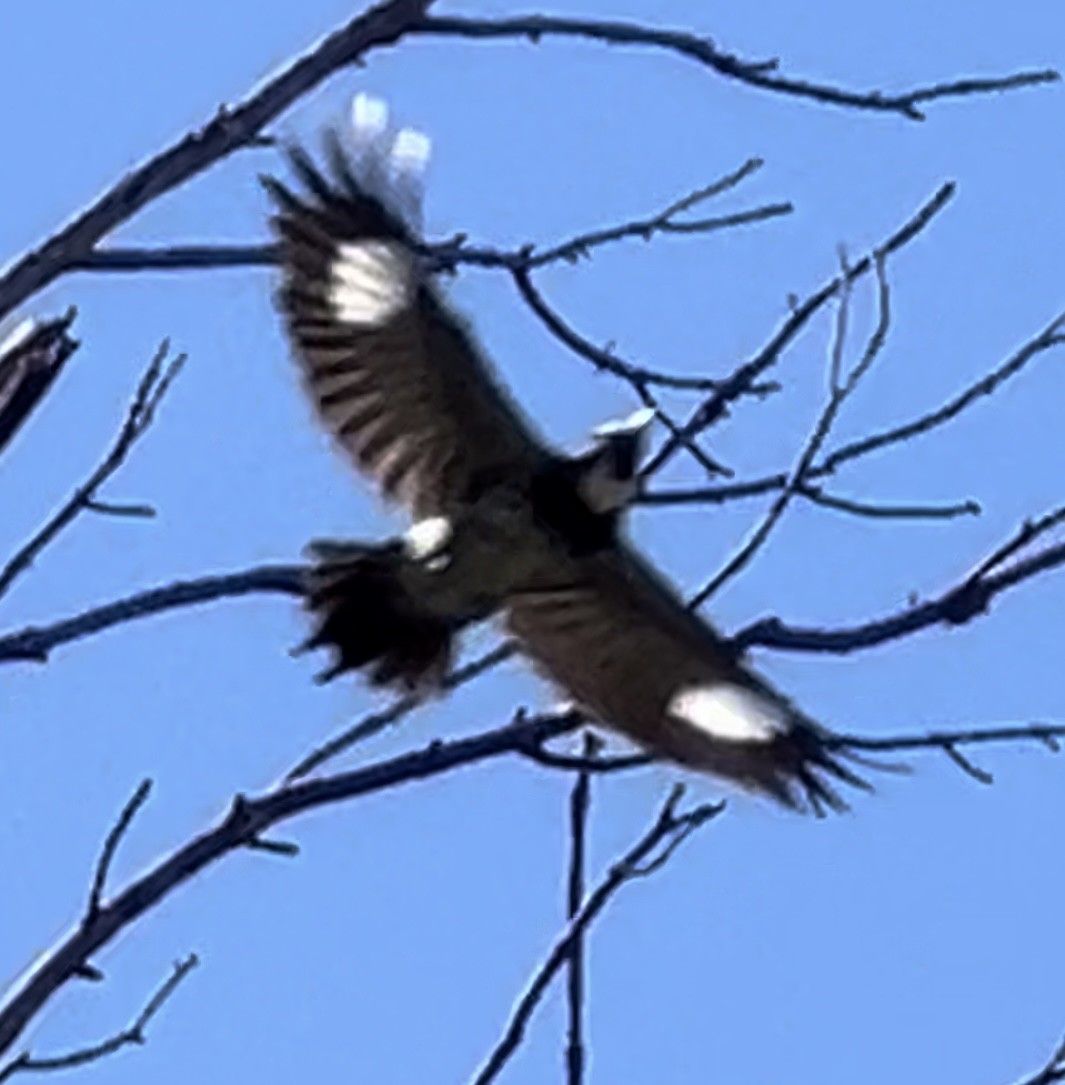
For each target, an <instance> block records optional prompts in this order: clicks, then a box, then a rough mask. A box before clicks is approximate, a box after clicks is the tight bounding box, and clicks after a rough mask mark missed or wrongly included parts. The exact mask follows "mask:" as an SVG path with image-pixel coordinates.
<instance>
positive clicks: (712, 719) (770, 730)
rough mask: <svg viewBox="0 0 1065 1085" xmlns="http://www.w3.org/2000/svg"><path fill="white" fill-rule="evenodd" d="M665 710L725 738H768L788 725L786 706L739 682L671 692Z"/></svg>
mask: <svg viewBox="0 0 1065 1085" xmlns="http://www.w3.org/2000/svg"><path fill="white" fill-rule="evenodd" d="M667 711H668V712H669V714H670V715H671V716H674V717H676V718H677V719H679V720H681V721H683V722H684V723H690V724H691V725H692V726H693V727H698V728H699V730H700V731H705V732H706V733H707V734H708V735H710V736H712V737H713V738H719V739H722V740H723V741H725V742H772V741H773V739H774V738H776V737H777V736H778V735H782V734H786V733H787V732H788V730H789V729H790V724H789V721H788V715H787V710H786V709H784V708H782V707H781V706H780V705H777V704H774V703H773V702H772V701H771V700H769V698H767V697H763V696H761V694H758V693H755V692H754V691H753V690H749V689H744V688H743V687H742V686H733V685H727V684H726V685H717V686H691V687H689V688H688V689H682V690H681V691H680V692H679V693H677V694H674V696H673V698H672V700H671V701H670V702H669V706H668V708H667Z"/></svg>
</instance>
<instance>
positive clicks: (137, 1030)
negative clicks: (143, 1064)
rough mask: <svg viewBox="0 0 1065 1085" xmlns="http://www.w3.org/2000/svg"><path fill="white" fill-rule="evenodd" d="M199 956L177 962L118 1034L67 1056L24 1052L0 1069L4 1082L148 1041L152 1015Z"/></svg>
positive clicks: (69, 1066)
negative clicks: (17, 1076)
mask: <svg viewBox="0 0 1065 1085" xmlns="http://www.w3.org/2000/svg"><path fill="white" fill-rule="evenodd" d="M199 963H200V962H199V958H198V957H197V956H196V954H195V953H190V954H189V955H188V956H187V957H186V958H185V959H184V960H181V961H178V962H177V963H176V964H175V965H174V970H173V971H172V972H171V973H170V975H169V976H168V977H167V979H166V981H165V982H164V983H163V984H162V985H161V986H160V988H159V990H158V991H156V992H155V994H154V995H152V997H151V998H150V999H149V1000H148V1003H147V1005H145V1007H144V1009H143V1010H141V1012H140V1014H138V1016H137V1019H136V1020H135V1021H134V1022H133V1023H132V1024H131V1025H129V1027H128V1028H124V1029H123V1030H122V1031H121V1032H118V1033H116V1034H115V1035H114V1036H111V1037H109V1038H108V1039H106V1040H103V1041H101V1042H100V1043H98V1044H93V1045H92V1046H91V1047H83V1048H79V1049H78V1050H77V1051H70V1052H67V1054H65V1055H43V1056H41V1055H33V1054H31V1053H30V1052H29V1051H24V1052H23V1053H22V1054H21V1055H19V1057H18V1058H17V1059H13V1060H12V1061H11V1062H9V1063H8V1064H7V1066H5V1067H3V1069H0V1082H4V1081H7V1080H8V1079H9V1078H12V1077H14V1076H15V1074H18V1073H46V1072H48V1071H51V1070H71V1069H73V1068H74V1067H76V1066H85V1065H86V1064H87V1063H90V1062H96V1061H97V1060H99V1059H103V1058H106V1057H107V1056H108V1055H113V1054H115V1052H116V1051H120V1050H121V1049H122V1048H124V1047H129V1046H130V1045H133V1044H138V1045H139V1044H144V1043H147V1039H148V1037H147V1035H146V1030H147V1028H148V1025H149V1024H151V1021H152V1018H153V1017H155V1015H156V1014H157V1013H158V1012H159V1011H160V1010H161V1009H162V1008H163V1006H165V1005H166V1003H167V1002H168V1001H169V1000H170V998H171V996H172V995H173V994H174V992H175V991H176V990H177V989H178V985H179V984H180V983H181V981H182V980H183V979H184V978H185V977H186V976H187V975H188V974H189V973H190V972H191V971H192V970H193V969H194V968H195V967H196V966H197V965H198V964H199Z"/></svg>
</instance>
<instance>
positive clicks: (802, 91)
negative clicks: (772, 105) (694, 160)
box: [413, 15, 1060, 120]
mask: <svg viewBox="0 0 1065 1085" xmlns="http://www.w3.org/2000/svg"><path fill="white" fill-rule="evenodd" d="M413 29H414V32H415V33H419V34H435V35H442V36H447V37H461V38H468V39H471V40H490V39H493V38H526V39H528V40H529V41H531V42H533V43H538V42H539V41H540V39H541V38H544V37H576V38H585V39H589V40H592V41H599V42H606V43H607V44H610V45H636V46H648V47H652V48H656V49H664V50H667V51H668V52H672V53H676V54H677V55H679V56H682V57H684V58H686V59H689V60H693V61H695V62H696V63H698V64H701V65H703V66H704V67H708V68H710V69H712V70H713V71H715V72H717V73H718V74H719V75H722V76H725V77H726V78H728V79H735V80H738V81H739V82H741V83H746V84H747V85H748V86H753V87H758V88H760V89H762V90H768V91H774V92H777V93H780V94H787V95H792V96H794V97H798V98H806V99H810V100H812V101H815V102H821V103H824V104H827V105H838V106H846V107H849V108H852V109H863V110H873V111H876V112H881V113H895V114H900V115H902V116H904V117H908V118H910V119H911V120H923V119H924V113H923V112H922V110H921V109H920V108H918V106H919V104H920V103H924V102H930V101H935V100H937V99H941V98H950V97H959V96H962V95H970V94H978V93H988V92H991V91H1004V90H1012V89H1014V88H1017V87H1025V86H1033V85H1036V84H1040V83H1051V82H1055V81H1056V80H1058V79H1059V78H1060V76H1059V75H1058V73H1057V72H1055V71H1051V70H1042V71H1029V72H1018V73H1016V74H1014V75H1008V76H1003V77H999V78H989V79H983V78H973V79H959V80H954V81H952V82H944V83H936V84H933V85H931V86H927V87H920V88H917V89H915V90H911V91H908V92H906V93H903V94H885V93H883V92H882V91H878V90H874V91H851V90H846V89H844V88H842V87H834V86H831V85H828V84H822V83H812V82H809V81H807V80H804V79H793V78H789V77H787V76H783V75H778V74H777V66H778V64H777V61H776V60H770V61H765V60H757V61H750V60H741V59H740V58H739V57H737V56H735V55H733V54H731V53H726V52H724V51H723V50H721V49H718V48H717V46H716V45H714V43H713V41H711V40H710V39H709V38H707V37H700V36H698V35H696V34H692V33H688V32H685V31H681V30H666V29H663V28H657V27H651V26H643V25H640V24H638V23H627V22H614V21H609V20H605V19H568V18H563V17H561V16H551V15H526V16H520V17H517V18H513V19H474V18H462V17H458V16H454V17H439V16H429V17H427V18H425V19H423V20H422V21H421V23H419V24H418V25H417V26H416V27H414V28H413Z"/></svg>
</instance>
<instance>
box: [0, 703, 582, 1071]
mask: <svg viewBox="0 0 1065 1085" xmlns="http://www.w3.org/2000/svg"><path fill="white" fill-rule="evenodd" d="M575 726H577V723H576V721H575V720H574V719H573V718H571V717H569V716H560V717H549V718H541V719H535V720H531V721H528V722H525V723H523V724H520V725H517V726H506V727H502V728H497V729H495V730H492V731H485V732H482V733H481V734H479V735H474V736H473V737H471V738H465V739H460V740H457V741H454V742H434V743H432V744H431V745H430V746H428V747H427V748H426V749H424V750H421V751H418V752H414V753H408V754H403V755H402V756H400V757H396V758H392V759H391V760H388V761H382V762H378V763H377V764H374V765H369V766H366V767H364V768H360V769H356V770H354V771H352V772H344V773H337V774H336V775H334V776H328V777H324V778H320V779H314V780H305V781H301V782H298V783H292V784H287V783H282V784H281V785H280V786H278V787H277V788H275V789H274V790H273V791H270V792H268V793H267V794H265V795H263V796H261V797H259V798H253V799H245V798H243V797H240V796H238V797H237V798H236V799H235V800H234V802H233V805H232V807H231V809H230V811H229V814H228V816H227V817H225V818H224V819H223V820H222V822H221V823H220V824H218V825H216V826H215V827H214V828H213V829H209V830H207V831H206V832H204V833H202V834H201V835H200V836H197V837H195V838H194V839H193V840H191V841H189V843H187V844H185V845H184V846H183V847H181V848H178V850H177V851H175V852H174V853H173V854H172V855H170V856H169V857H168V858H166V859H164V860H163V861H162V862H160V863H159V864H158V865H157V866H155V867H154V868H153V869H151V870H149V871H148V873H146V874H144V875H143V876H141V877H140V878H137V879H136V880H135V881H134V882H132V883H131V884H130V885H128V886H127V887H126V888H125V889H124V890H123V891H122V892H120V893H118V894H117V895H115V896H114V897H112V898H111V899H110V900H109V901H108V902H106V903H105V904H102V905H101V907H100V908H99V909H98V910H97V911H96V912H95V914H94V915H93V916H91V917H87V919H86V921H85V922H84V923H82V924H80V925H79V926H78V927H77V928H76V929H75V930H74V931H73V932H72V933H70V934H69V935H67V937H66V938H65V939H64V940H63V941H62V942H61V943H60V944H59V945H58V946H56V947H55V948H54V949H52V950H50V951H49V952H48V953H46V954H45V955H44V957H43V958H42V960H41V961H40V963H39V964H38V965H37V967H36V968H35V969H34V971H33V972H32V973H31V974H30V975H29V976H28V978H27V979H26V980H25V981H24V983H23V985H22V986H21V988H19V989H18V990H17V991H15V992H14V993H13V994H12V995H11V996H10V997H9V999H8V1000H7V1002H6V1004H5V1005H3V1007H0V1055H2V1054H4V1053H6V1052H7V1051H9V1050H10V1048H11V1045H12V1044H13V1043H14V1042H15V1041H16V1040H17V1039H18V1037H19V1035H20V1034H21V1033H22V1031H23V1029H25V1028H26V1026H27V1025H28V1024H29V1023H30V1021H31V1020H32V1019H33V1018H34V1016H35V1015H36V1014H37V1013H38V1012H39V1011H40V1010H41V1008H42V1007H43V1006H44V1005H45V1003H46V1002H47V1001H48V1000H49V999H50V998H51V997H52V995H53V994H55V992H56V991H58V990H59V988H60V987H62V986H63V985H64V984H65V983H66V982H67V981H68V980H70V979H71V978H72V977H74V976H77V975H79V974H80V973H81V972H82V971H83V970H84V969H85V967H86V966H87V964H88V962H89V961H90V960H91V958H92V957H93V956H94V955H95V954H96V953H97V952H98V951H99V950H100V949H101V948H102V947H103V946H105V945H107V944H108V943H109V942H110V941H111V940H112V939H113V938H114V937H115V936H116V935H117V934H118V933H119V932H120V931H122V930H124V929H125V928H127V927H129V926H131V925H132V924H133V923H134V922H136V920H138V919H139V918H140V917H141V916H143V915H144V914H145V913H147V912H148V911H150V910H151V909H152V908H153V907H154V906H155V905H156V904H157V903H158V902H159V901H160V900H161V899H162V898H164V897H166V896H168V895H169V894H170V893H171V892H173V891H174V890H175V889H176V888H177V887H178V886H180V885H183V884H184V883H185V882H187V881H189V880H190V879H191V878H193V877H194V876H195V875H196V874H198V873H199V872H200V871H202V870H204V869H205V868H206V867H208V866H210V865H211V864H212V863H214V862H216V861H217V860H219V859H221V858H223V857H224V856H225V855H228V854H229V853H230V852H233V851H235V850H237V849H239V848H243V847H248V846H250V845H252V844H253V842H255V841H259V840H262V839H263V838H264V836H265V834H266V832H267V830H269V829H270V828H272V827H273V826H274V825H277V824H280V823H281V822H284V821H287V820H288V819H290V818H293V817H296V816H298V815H300V814H304V813H307V812H308V811H310V810H315V809H320V808H322V807H326V806H331V805H333V804H335V803H340V802H347V801H349V800H351V799H354V798H358V797H359V796H361V795H367V794H370V793H372V792H377V791H384V790H388V789H390V788H394V787H398V786H399V785H401V784H405V783H410V782H412V781H415V780H425V779H430V778H432V777H434V776H439V775H441V774H442V773H445V772H449V771H451V770H453V769H457V768H460V767H462V766H465V765H472V764H476V763H478V762H482V761H488V760H491V759H493V758H497V757H500V756H502V755H504V754H508V753H512V752H513V751H515V750H516V749H519V748H520V747H521V746H522V745H523V744H527V743H528V742H530V741H533V740H540V741H546V739H547V738H549V737H553V736H556V735H560V734H564V733H565V732H567V731H570V730H572V729H573V728H574V727H575Z"/></svg>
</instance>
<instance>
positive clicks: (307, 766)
mask: <svg viewBox="0 0 1065 1085" xmlns="http://www.w3.org/2000/svg"><path fill="white" fill-rule="evenodd" d="M517 650H518V648H517V645H516V644H515V643H514V642H513V641H509V640H505V641H503V643H502V644H498V645H496V647H495V648H493V649H492V650H491V651H488V652H485V653H484V655H481V656H478V657H477V658H476V659H474V660H471V662H469V663H467V664H465V665H464V666H462V667H457V668H456V669H455V670H453V671H452V672H451V673H450V674H449V675H448V676H447V677H446V678H445V679H444V680H443V682H441V684H440V692H441V693H448V692H450V691H451V690H453V689H457V688H458V687H459V686H463V685H465V684H466V683H467V682H472V681H473V679H474V678H477V677H478V676H480V675H482V674H484V673H485V671H490V670H491V669H492V668H493V667H497V666H498V665H499V664H500V663H503V662H504V661H506V660H508V659H510V658H511V657H512V656H514V655H515V654H516V653H517ZM422 703H423V702H422V700H421V699H420V698H418V697H414V696H406V697H397V698H396V700H394V701H393V702H392V703H391V704H390V705H388V707H386V708H384V709H382V710H381V711H380V712H372V713H370V715H368V716H364V717H363V718H362V719H361V720H359V722H358V723H356V724H354V725H353V726H352V727H348V728H345V730H343V731H341V733H340V734H339V735H336V736H335V737H334V738H331V739H330V740H329V741H328V742H325V743H323V744H322V745H321V746H318V747H316V748H315V749H313V750H312V751H311V752H310V753H309V754H308V755H307V756H306V757H304V758H303V759H302V760H301V761H300V762H299V763H298V764H297V765H295V766H294V767H293V768H291V769H290V770H289V771H288V774H287V775H286V776H285V781H286V782H287V783H291V782H293V781H294V780H300V779H302V778H303V777H305V776H308V775H309V774H310V773H312V772H314V770H315V769H317V768H320V767H321V766H322V765H324V764H325V762H326V761H331V760H332V759H333V758H334V757H338V756H339V755H340V754H342V753H344V752H345V751H346V750H350V749H351V748H352V747H353V746H357V745H358V744H359V743H360V742H365V741H366V740H367V739H369V738H372V737H373V736H374V735H377V734H380V733H381V732H382V731H384V730H385V729H387V728H389V727H392V726H394V725H395V724H397V723H398V722H399V721H400V720H401V719H403V718H404V717H405V716H409V715H410V713H411V712H413V711H414V710H415V709H416V708H417V707H418V706H419V705H420V704H422Z"/></svg>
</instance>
